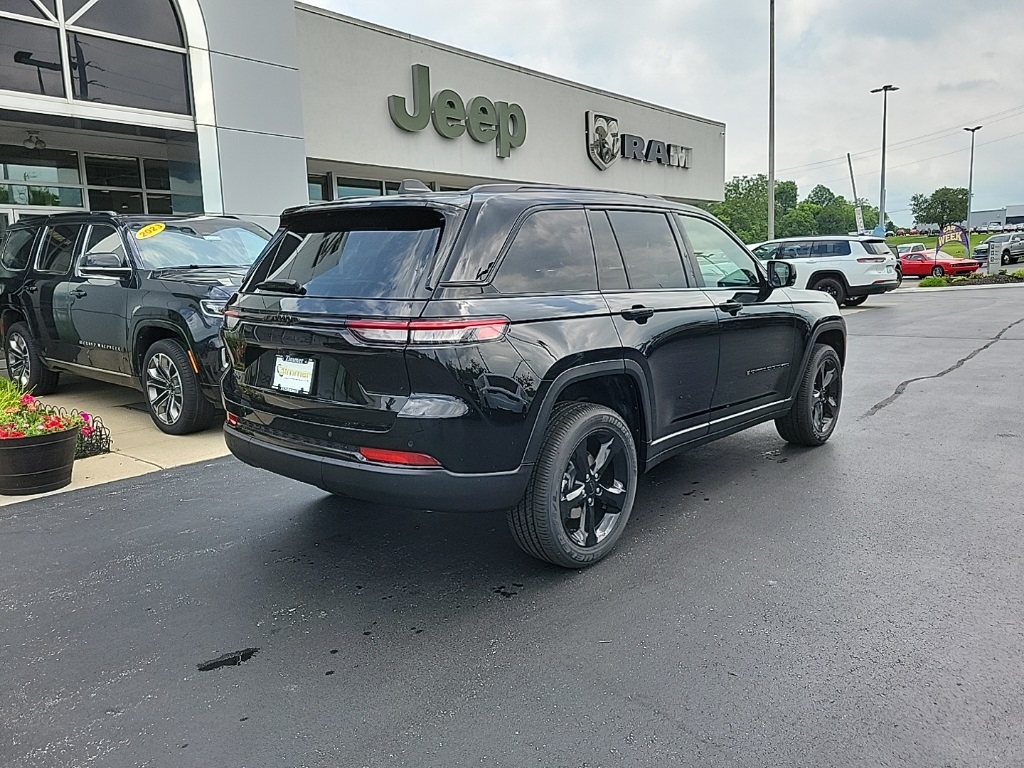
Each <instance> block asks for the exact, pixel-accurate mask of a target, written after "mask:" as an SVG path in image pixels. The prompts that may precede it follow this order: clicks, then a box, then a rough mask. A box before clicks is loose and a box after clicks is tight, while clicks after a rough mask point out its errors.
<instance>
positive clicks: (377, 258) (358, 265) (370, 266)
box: [247, 208, 444, 299]
mask: <svg viewBox="0 0 1024 768" xmlns="http://www.w3.org/2000/svg"><path fill="white" fill-rule="evenodd" d="M443 226H444V220H443V217H442V215H441V214H440V213H438V212H437V211H433V210H415V209H410V208H398V209H392V210H376V211H345V212H328V213H324V214H322V215H310V216H305V217H302V218H299V219H296V220H295V221H294V222H293V223H292V224H291V225H290V226H289V233H291V234H294V235H297V236H298V237H301V242H299V243H297V244H296V246H295V247H294V249H293V250H292V252H291V254H290V255H289V256H287V258H283V259H282V258H280V257H278V259H277V261H279V263H280V266H278V267H277V268H276V269H273V270H269V271H268V272H267V273H266V277H265V278H264V279H265V280H294V281H295V282H297V283H298V284H299V285H301V286H303V287H304V288H305V289H306V293H307V295H309V296H322V297H328V296H329V297H339V298H366V299H384V298H389V299H408V298H415V297H416V296H417V295H418V293H419V287H420V286H421V285H422V284H423V282H424V279H425V277H426V275H427V274H428V273H429V271H430V269H431V267H432V266H433V264H434V256H435V254H436V252H437V246H438V243H439V242H440V240H441V233H442V230H443ZM292 244H294V242H293V243H291V244H287V245H288V247H291V245H292ZM285 245H286V244H285V243H282V246H281V247H282V249H283V248H284V247H285ZM268 255H269V254H268ZM256 273H259V274H261V275H262V274H263V269H262V265H261V268H259V269H257V270H256ZM257 284H258V281H257V280H256V279H255V278H254V279H253V280H250V281H249V286H247V289H250V290H251V289H252V288H255V286H256V285H257Z"/></svg>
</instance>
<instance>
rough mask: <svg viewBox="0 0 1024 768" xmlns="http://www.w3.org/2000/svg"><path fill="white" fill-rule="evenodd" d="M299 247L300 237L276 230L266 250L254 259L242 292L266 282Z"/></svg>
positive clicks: (292, 233) (293, 233)
mask: <svg viewBox="0 0 1024 768" xmlns="http://www.w3.org/2000/svg"><path fill="white" fill-rule="evenodd" d="M300 245H302V236H301V235H299V234H296V233H295V232H288V231H284V232H282V231H281V230H278V232H277V234H275V235H274V239H271V241H270V245H269V246H268V247H267V249H266V250H264V251H263V254H262V255H261V256H260V257H259V258H257V259H256V263H255V264H254V265H253V268H252V270H251V271H250V272H249V276H248V278H247V279H246V281H245V285H244V286H243V287H242V290H245V291H251V290H252V287H253V286H255V285H256V284H258V283H262V282H263V281H264V280H266V279H267V277H268V276H269V275H271V274H273V273H274V272H276V271H277V270H278V269H279V268H280V267H281V265H282V264H284V263H285V262H286V261H288V259H290V258H291V257H292V254H294V253H295V250H296V249H297V248H298V247H299V246H300Z"/></svg>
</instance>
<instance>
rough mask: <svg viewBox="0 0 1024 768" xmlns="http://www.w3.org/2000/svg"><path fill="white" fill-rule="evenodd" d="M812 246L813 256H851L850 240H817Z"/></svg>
mask: <svg viewBox="0 0 1024 768" xmlns="http://www.w3.org/2000/svg"><path fill="white" fill-rule="evenodd" d="M810 245H811V256H816V257H829V256H849V255H850V241H849V240H815V241H813V242H812V243H811V244H810ZM865 245H866V244H865ZM882 245H885V243H882ZM886 250H888V249H886Z"/></svg>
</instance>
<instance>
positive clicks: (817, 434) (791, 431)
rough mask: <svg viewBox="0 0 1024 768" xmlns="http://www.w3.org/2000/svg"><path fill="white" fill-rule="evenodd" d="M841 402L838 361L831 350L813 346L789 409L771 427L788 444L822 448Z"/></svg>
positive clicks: (828, 347)
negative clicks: (819, 446)
mask: <svg viewBox="0 0 1024 768" xmlns="http://www.w3.org/2000/svg"><path fill="white" fill-rule="evenodd" d="M842 402H843V364H842V361H841V360H840V359H839V355H838V354H837V353H836V351H835V349H833V348H832V347H830V346H828V345H827V344H815V345H814V349H813V351H812V352H811V359H810V361H809V362H808V364H807V368H806V369H805V370H804V374H803V379H802V380H801V382H800V390H799V392H798V393H797V396H796V400H795V401H794V403H793V407H792V408H791V409H790V411H789V413H787V414H786V415H785V416H783V417H782V418H780V419H776V420H775V428H776V429H777V430H778V432H779V435H781V436H782V439H783V440H785V441H786V442H788V443H793V444H795V445H809V446H816V445H822V444H823V443H825V442H826V441H827V440H828V439H829V437H831V436H832V432H833V431H835V428H836V423H837V422H838V420H839V409H840V407H841V406H842Z"/></svg>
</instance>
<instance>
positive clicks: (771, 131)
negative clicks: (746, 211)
mask: <svg viewBox="0 0 1024 768" xmlns="http://www.w3.org/2000/svg"><path fill="white" fill-rule="evenodd" d="M768 13H769V20H768V239H769V240H773V239H775V0H769V3H768Z"/></svg>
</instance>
